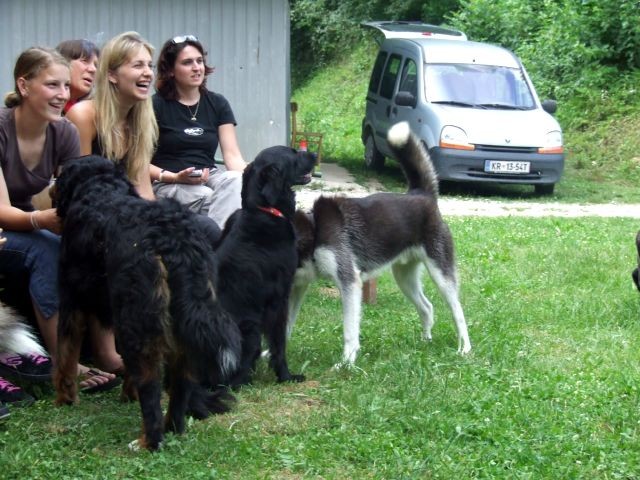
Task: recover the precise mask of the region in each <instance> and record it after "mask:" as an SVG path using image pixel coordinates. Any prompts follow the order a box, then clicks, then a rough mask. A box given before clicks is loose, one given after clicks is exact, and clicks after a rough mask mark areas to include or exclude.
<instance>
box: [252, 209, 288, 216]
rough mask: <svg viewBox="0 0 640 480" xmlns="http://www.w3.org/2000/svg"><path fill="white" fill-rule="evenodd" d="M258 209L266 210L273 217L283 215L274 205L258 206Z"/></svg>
mask: <svg viewBox="0 0 640 480" xmlns="http://www.w3.org/2000/svg"><path fill="white" fill-rule="evenodd" d="M258 209H259V210H262V211H263V212H267V213H269V214H271V215H273V216H274V217H282V218H284V215H283V214H282V212H281V211H280V210H278V209H277V208H276V207H258Z"/></svg>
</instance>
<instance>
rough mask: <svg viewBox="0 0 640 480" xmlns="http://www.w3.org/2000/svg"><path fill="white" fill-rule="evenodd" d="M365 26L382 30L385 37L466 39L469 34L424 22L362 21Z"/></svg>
mask: <svg viewBox="0 0 640 480" xmlns="http://www.w3.org/2000/svg"><path fill="white" fill-rule="evenodd" d="M361 25H362V26H363V27H371V28H375V29H378V30H379V31H381V32H382V33H383V34H384V36H385V38H430V39H435V38H448V39H449V40H466V39H467V36H466V35H465V34H464V33H462V32H461V31H460V30H454V29H452V28H445V27H440V26H438V25H430V24H428V23H422V22H405V21H398V20H394V21H376V22H362V23H361Z"/></svg>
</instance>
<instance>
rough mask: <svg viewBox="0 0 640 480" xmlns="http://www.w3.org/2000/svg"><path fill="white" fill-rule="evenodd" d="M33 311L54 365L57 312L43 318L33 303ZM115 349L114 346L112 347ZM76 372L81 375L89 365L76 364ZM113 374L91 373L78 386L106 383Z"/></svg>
mask: <svg viewBox="0 0 640 480" xmlns="http://www.w3.org/2000/svg"><path fill="white" fill-rule="evenodd" d="M33 311H34V313H35V316H36V321H37V322H38V327H39V328H40V333H41V334H42V338H43V340H44V344H45V346H46V347H47V350H48V351H49V355H50V356H51V361H52V362H53V364H54V367H55V361H56V358H57V352H58V314H57V313H55V314H54V315H53V316H51V318H48V319H47V318H44V316H43V315H42V313H40V310H39V309H38V308H37V307H36V306H35V304H34V305H33ZM114 350H115V348H114ZM77 371H78V374H79V375H83V374H85V373H87V371H89V367H86V366H84V365H81V364H78V370H77ZM114 378H115V375H113V374H111V373H105V374H104V375H93V376H91V377H88V378H87V379H86V380H83V381H82V383H81V385H80V387H81V388H85V387H94V386H96V385H101V384H103V383H107V382H109V381H110V380H113V379H114Z"/></svg>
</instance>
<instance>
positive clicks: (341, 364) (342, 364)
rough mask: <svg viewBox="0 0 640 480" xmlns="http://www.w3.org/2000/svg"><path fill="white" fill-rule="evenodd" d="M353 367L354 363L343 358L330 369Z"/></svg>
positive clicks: (348, 368) (349, 368)
mask: <svg viewBox="0 0 640 480" xmlns="http://www.w3.org/2000/svg"><path fill="white" fill-rule="evenodd" d="M354 367H355V364H354V363H353V362H350V361H348V360H343V361H341V362H338V363H336V364H335V365H334V366H333V367H332V368H331V369H332V370H334V371H336V372H337V371H340V370H352V369H353V368H354Z"/></svg>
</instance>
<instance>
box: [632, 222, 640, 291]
mask: <svg viewBox="0 0 640 480" xmlns="http://www.w3.org/2000/svg"><path fill="white" fill-rule="evenodd" d="M636 250H637V252H638V266H637V267H636V268H634V269H633V272H631V278H633V283H634V284H635V286H636V288H637V289H638V290H640V278H638V277H639V275H638V269H640V231H639V232H638V233H637V234H636Z"/></svg>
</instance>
